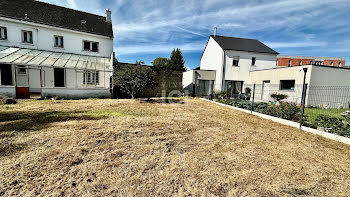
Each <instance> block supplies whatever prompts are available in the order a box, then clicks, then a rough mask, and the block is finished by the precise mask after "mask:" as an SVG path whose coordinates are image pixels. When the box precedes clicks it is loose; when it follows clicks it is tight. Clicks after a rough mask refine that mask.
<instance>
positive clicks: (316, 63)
mask: <svg viewBox="0 0 350 197" xmlns="http://www.w3.org/2000/svg"><path fill="white" fill-rule="evenodd" d="M322 64H323V61H315V65H322Z"/></svg>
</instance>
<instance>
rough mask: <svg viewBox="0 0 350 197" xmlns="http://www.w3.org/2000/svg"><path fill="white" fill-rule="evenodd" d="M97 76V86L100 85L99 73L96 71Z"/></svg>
mask: <svg viewBox="0 0 350 197" xmlns="http://www.w3.org/2000/svg"><path fill="white" fill-rule="evenodd" d="M95 75H96V76H95V80H96V84H99V83H100V79H99V72H98V71H96V73H95Z"/></svg>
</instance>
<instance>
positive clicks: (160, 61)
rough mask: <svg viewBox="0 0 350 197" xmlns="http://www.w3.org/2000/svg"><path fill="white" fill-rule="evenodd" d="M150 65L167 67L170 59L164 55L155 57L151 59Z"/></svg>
mask: <svg viewBox="0 0 350 197" xmlns="http://www.w3.org/2000/svg"><path fill="white" fill-rule="evenodd" d="M152 65H153V66H154V67H156V68H169V67H170V60H169V59H168V58H165V57H157V58H156V59H154V60H153V62H152Z"/></svg>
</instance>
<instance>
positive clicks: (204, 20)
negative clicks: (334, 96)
mask: <svg viewBox="0 0 350 197" xmlns="http://www.w3.org/2000/svg"><path fill="white" fill-rule="evenodd" d="M42 1H45V2H48V3H53V4H57V5H61V6H65V7H70V8H73V9H78V10H82V11H86V12H90V13H94V14H98V15H105V10H106V8H110V9H111V10H112V21H113V28H114V34H115V35H114V36H115V39H114V51H115V52H116V55H117V58H118V60H119V61H122V62H131V63H133V62H135V61H137V60H141V61H145V62H146V63H147V64H151V62H152V60H153V59H155V58H156V57H169V56H170V53H171V51H172V49H173V48H180V49H181V50H182V51H183V54H184V57H185V61H186V63H185V65H186V66H187V67H188V68H195V67H198V66H199V62H200V57H201V54H202V52H203V49H204V47H205V44H206V42H207V40H208V36H209V35H210V34H213V28H214V26H217V27H218V35H223V36H234V37H244V38H255V39H258V40H260V41H262V42H264V43H265V44H267V45H268V46H270V47H271V48H273V49H275V50H276V51H278V52H279V53H281V54H282V55H305V56H332V57H345V58H346V60H347V63H346V64H347V65H349V64H350V22H349V21H350V0H285V1H274V0H255V1H251V0H166V1H165V0H110V1H108V0H42Z"/></svg>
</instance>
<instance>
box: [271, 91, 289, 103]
mask: <svg viewBox="0 0 350 197" xmlns="http://www.w3.org/2000/svg"><path fill="white" fill-rule="evenodd" d="M271 98H273V99H274V100H275V101H277V102H279V101H280V100H283V99H286V98H288V95H285V94H278V93H273V94H271Z"/></svg>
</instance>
